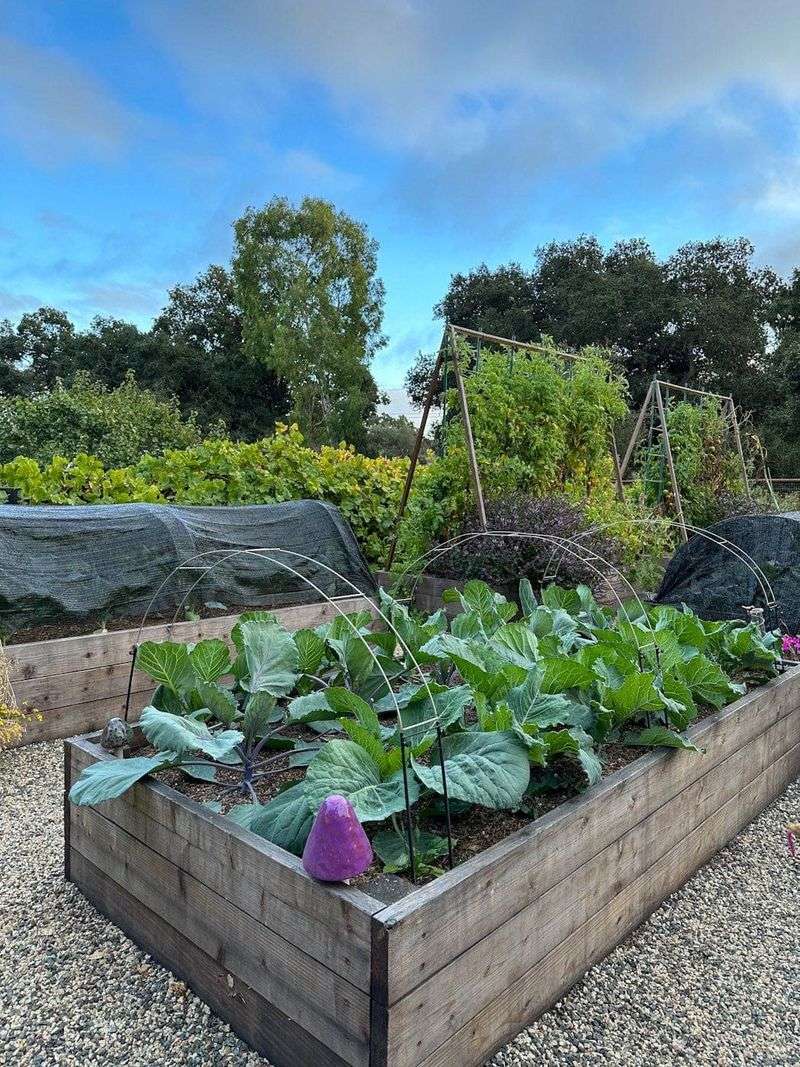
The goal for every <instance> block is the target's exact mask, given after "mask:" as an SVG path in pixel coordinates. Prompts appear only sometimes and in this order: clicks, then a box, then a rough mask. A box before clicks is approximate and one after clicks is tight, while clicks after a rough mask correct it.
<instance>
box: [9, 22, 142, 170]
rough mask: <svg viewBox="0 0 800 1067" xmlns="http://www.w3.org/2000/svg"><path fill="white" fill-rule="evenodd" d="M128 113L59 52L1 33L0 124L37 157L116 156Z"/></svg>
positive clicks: (125, 133)
mask: <svg viewBox="0 0 800 1067" xmlns="http://www.w3.org/2000/svg"><path fill="white" fill-rule="evenodd" d="M132 125H133V119H132V117H131V116H130V115H129V114H128V113H127V112H126V111H125V110H124V109H123V108H122V107H121V106H120V105H119V104H117V103H116V101H115V100H114V99H113V98H112V97H111V96H110V95H109V94H108V93H107V92H106V90H105V89H104V88H103V86H102V85H100V84H99V83H98V82H97V81H95V80H94V79H93V78H92V77H91V76H90V75H89V74H87V73H86V72H85V71H84V70H83V69H82V68H81V67H80V66H79V65H78V64H77V63H75V62H74V61H73V60H72V59H70V58H69V57H67V56H65V55H64V54H63V53H61V52H59V51H56V50H53V49H46V48H38V47H34V46H33V45H29V44H24V43H23V42H21V41H17V40H14V39H12V38H10V37H6V36H0V130H2V131H4V132H5V134H6V135H7V136H9V137H12V138H13V139H14V140H16V141H18V142H19V143H20V144H21V145H22V147H23V149H24V150H25V151H26V152H27V154H28V155H30V156H31V157H32V158H33V159H35V160H36V161H37V162H40V163H45V164H52V163H56V162H60V161H61V160H62V159H64V158H71V157H79V158H85V156H86V155H87V154H88V155H89V156H91V157H95V158H100V159H104V160H108V159H114V158H116V157H117V156H118V155H119V154H120V153H121V152H122V150H123V149H124V147H125V145H126V143H127V140H128V138H129V135H130V133H131V129H132Z"/></svg>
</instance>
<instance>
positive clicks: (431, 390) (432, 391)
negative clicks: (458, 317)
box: [386, 331, 447, 571]
mask: <svg viewBox="0 0 800 1067" xmlns="http://www.w3.org/2000/svg"><path fill="white" fill-rule="evenodd" d="M446 336H447V332H446V331H445V335H444V336H443V337H442V343H441V345H439V352H438V354H437V356H436V363H435V364H434V367H433V371H432V373H431V379H430V381H429V382H428V391H427V393H426V394H425V404H424V406H423V408H422V418H421V419H420V423H419V428H418V429H417V436H416V439H415V441H414V449H413V451H412V453H411V462H410V464H409V466H408V473H407V474H406V482H405V485H404V486H403V495H402V496H401V498H400V508H399V510H398V512H397V524H396V526H395V530H394V537H393V538H392V544H391V546H390V548H389V555H388V556H387V559H386V570H387V571H388V570H391V569H392V564H393V563H394V556H395V552H396V551H397V540H398V537H399V536H400V520H401V519H402V517H403V515H404V514H405V510H406V505H407V504H408V497H409V494H410V493H411V483H412V482H413V480H414V472H415V471H416V469H417V463H418V462H419V454H420V451H421V450H422V442H423V440H424V439H425V428H426V426H427V425H428V416H429V415H430V411H431V407H432V406H433V398H434V396H435V395H436V386H437V385H438V384H439V372H440V370H441V366H442V362H443V361H444V346H445V337H446Z"/></svg>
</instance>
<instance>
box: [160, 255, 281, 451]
mask: <svg viewBox="0 0 800 1067" xmlns="http://www.w3.org/2000/svg"><path fill="white" fill-rule="evenodd" d="M153 333H154V334H160V335H163V336H165V337H167V338H169V340H170V342H171V343H172V344H173V345H174V346H175V347H176V348H177V349H178V350H179V351H180V358H179V359H178V360H177V361H175V362H174V363H173V365H172V366H171V367H170V368H165V377H166V379H167V380H169V382H170V391H171V392H173V393H175V395H176V396H178V397H179V398H180V400H181V403H182V405H186V406H188V407H189V408H191V409H192V410H195V411H197V412H198V415H199V418H200V419H201V421H206V422H207V421H211V420H213V419H215V418H220V417H221V418H223V419H224V420H225V422H226V424H227V426H228V427H229V430H230V433H231V434H232V435H233V436H234V437H236V438H238V439H240V440H246V441H255V440H257V439H258V438H260V437H264V436H266V435H267V434H269V433H271V432H272V430H273V429H274V426H275V422H276V420H278V419H282V418H284V417H285V416H286V415H287V413H288V411H289V407H290V401H289V395H288V391H287V388H286V385H285V383H284V382H282V381H280V379H279V378H278V376H277V374H276V373H275V371H274V370H273V369H272V368H271V367H270V366H268V365H267V363H266V362H265V361H264V360H261V359H257V358H254V357H253V355H252V354H251V353H249V352H247V351H246V350H245V345H244V340H243V336H242V311H241V308H240V307H239V303H238V300H237V295H236V288H235V285H234V282H233V278H232V276H231V274H230V273H229V272H228V271H226V270H225V268H224V267H220V266H213V265H212V266H211V267H209V268H208V270H206V271H205V272H204V273H203V274H201V275H200V276H199V277H198V278H197V280H196V281H195V282H193V283H192V284H191V285H176V286H175V287H174V288H173V289H170V293H169V302H168V304H167V306H166V307H165V308H164V310H163V311H162V312H161V314H160V315H159V316H158V317H157V318H156V320H155V322H154V323H153Z"/></svg>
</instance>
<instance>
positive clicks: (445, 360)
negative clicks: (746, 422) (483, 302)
mask: <svg viewBox="0 0 800 1067" xmlns="http://www.w3.org/2000/svg"><path fill="white" fill-rule="evenodd" d="M459 337H464V338H467V339H469V340H472V341H475V342H476V347H477V354H478V358H480V352H481V345H482V344H483V343H486V344H488V345H491V346H499V347H501V348H509V349H511V351H512V359H513V351H514V350H515V349H521V350H522V351H527V352H539V353H541V354H544V355H554V356H557V357H558V358H559V359H566V360H570V361H573V362H580V361H582V360H583V359H585V357H584V356H581V355H578V354H576V353H575V352H563V351H561V350H559V349H553V348H548V347H547V346H546V345H537V344H532V343H530V342H528V341H515V340H513V338H510V337H497V336H496V335H495V334H491V333H484V332H483V331H482V330H470V329H468V328H467V327H466V326H455V325H454V324H453V323H450V322H448V323H447V325H446V326H445V328H444V333H443V334H442V341H441V344H440V345H439V350H438V352H437V354H436V362H435V363H434V366H433V371H432V372H431V376H430V379H429V381H428V388H427V391H426V393H425V401H424V404H423V407H422V417H421V419H420V423H419V427H418V428H417V436H416V440H415V441H414V448H413V450H412V452H411V462H410V464H409V467H408V474H407V475H406V481H405V485H404V486H403V495H402V496H401V498H400V507H399V509H398V513H397V523H396V525H395V534H394V538H393V540H392V544H391V547H390V549H389V556H388V558H387V560H386V569H387V570H389V569H390V568H391V566H392V563H393V562H394V556H395V552H396V550H397V540H398V535H399V529H400V520H401V519H402V517H403V515H404V513H405V510H406V506H407V504H408V497H409V495H410V493H411V484H412V482H413V480H414V473H415V471H416V469H417V464H418V463H419V454H420V451H421V450H422V442H423V440H424V439H425V429H426V427H427V425H428V418H429V416H430V412H431V408H432V407H433V401H434V399H435V397H436V390H437V387H438V385H439V382H440V379H441V378H442V374H443V371H445V370H449V371H451V372H452V375H453V379H454V381H455V386H456V395H457V396H458V406H459V409H460V411H461V419H462V423H463V425H464V438H465V441H466V446H467V464H468V466H469V477H470V482H471V483H472V491H473V493H474V495H475V504H476V506H477V510H478V521H479V522H480V525H481V528H482V529H483V530H486V529H487V528H488V523H487V520H486V505H485V503H484V499H483V486H482V484H481V475H480V470H479V468H478V458H477V455H476V453H475V440H474V438H473V436H472V423H471V421H470V416H469V405H468V404H467V393H466V390H465V388H464V378H463V375H462V373H461V367H460V365H459V358H458V339H459ZM445 381H446V378H445ZM610 436H611V458H612V461H613V464H614V478H615V483H616V488H617V495H618V497H619V498H620V499H622V492H623V485H622V467H621V465H620V459H619V455H618V453H617V445H616V441H615V439H614V434H613V433H611V435H610Z"/></svg>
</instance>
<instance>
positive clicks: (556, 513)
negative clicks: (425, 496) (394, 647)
mask: <svg viewBox="0 0 800 1067" xmlns="http://www.w3.org/2000/svg"><path fill="white" fill-rule="evenodd" d="M486 518H487V522H488V525H489V529H490V530H493V529H494V530H504V531H514V532H515V533H531V534H543V535H545V536H547V537H557V538H558V537H560V538H574V537H576V535H581V536H580V537H579V539H578V541H577V542H576V544H575V552H576V553H578V555H580V554H581V553H583V552H587V551H588V553H590V554H591V553H594V554H596V555H598V556H600V557H602V558H603V559H605V560H608V562H609V563H612V564H615V563H617V562H618V560H619V558H620V545H619V543H618V542H617V541H616V540H615V539H614V538H613V537H608V536H604V535H603V534H602V533H600V532H599V531H595V532H592V533H588V531H589V529H590V526H591V524H590V523H589V521H588V520H587V518H586V516H585V514H584V511H583V508H582V507H580V505H578V504H573V503H572V502H571V501H569V500H567V498H566V497H563V496H544V497H532V496H509V497H501V498H499V499H497V500H492V501H489V502H487V505H486ZM481 529H482V527H481V524H480V521H479V519H478V517H477V515H472V516H470V517H469V518H468V519H467V520H466V521H465V523H464V525H463V527H462V529H461V530H460V531H459V533H464V534H469V533H478V532H480V530H481ZM584 535H585V536H584ZM554 551H555V562H556V563H558V583H559V585H564V586H568V585H577V584H579V583H581V582H585V583H586V584H587V585H590V586H592V587H593V586H595V585H596V584H597V581H598V576H597V572H596V571H595V570H593V569H592V568H591V567H587V566H586V565H585V564H584V563H582V562H581V560H580V559H579V558H578V556H577V555H575V554H571V553H569V552H563V553H562V552H560V551H557V550H556V545H555V544H554V543H553V542H548V541H545V540H538V539H536V538H527V539H526V538H515V537H491V536H489V537H476V538H474V539H473V540H471V541H467V542H465V543H464V544H463V545H461V546H459V547H457V548H454V549H451V550H450V551H448V552H445V553H443V554H442V555H441V556H438V557H436V558H435V559H434V560H433V561H432V562H431V563H430V564H429V566H428V567H427V572H428V573H429V574H434V575H439V576H440V577H442V578H458V579H459V580H462V581H463V580H467V579H469V578H480V579H482V580H483V581H485V582H488V583H489V584H490V585H494V586H495V587H497V586H503V587H506V586H511V585H513V587H514V589H515V590H516V588H517V585H518V583H519V580H520V579H521V578H527V579H528V580H529V581H530V583H531V585H532V586H533V587H534V588H538V587H539V586H541V585H542V583H543V581H544V579H545V578H547V577H549V575H548V574H547V570H548V566H552V565H554V564H553V555H554ZM594 566H595V567H598V568H599V569H600V570H603V566H602V564H598V563H597V562H595V563H594Z"/></svg>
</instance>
